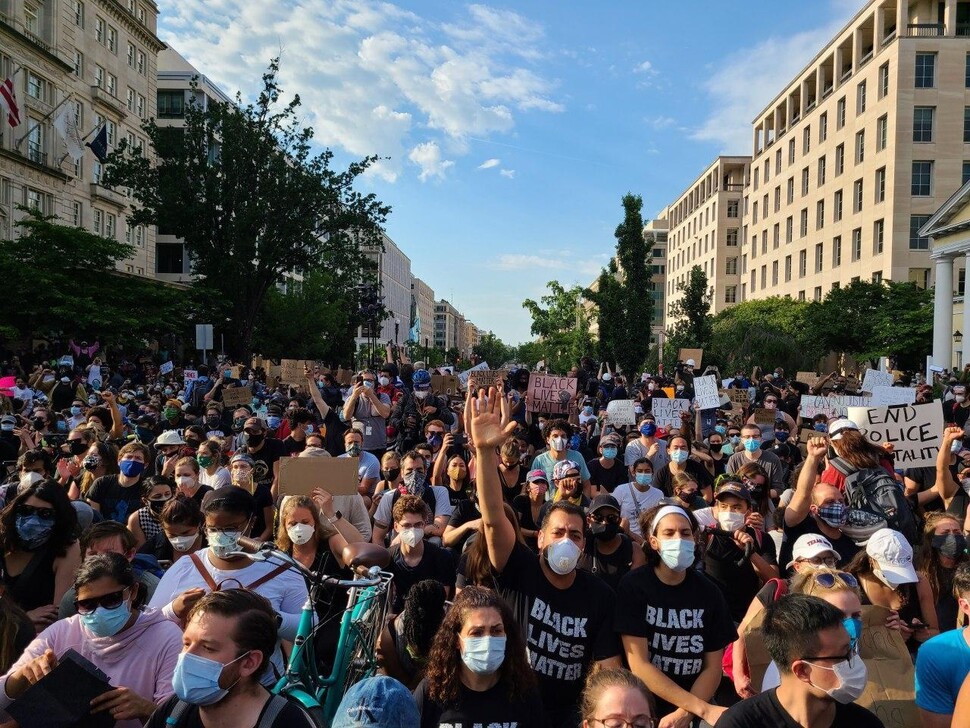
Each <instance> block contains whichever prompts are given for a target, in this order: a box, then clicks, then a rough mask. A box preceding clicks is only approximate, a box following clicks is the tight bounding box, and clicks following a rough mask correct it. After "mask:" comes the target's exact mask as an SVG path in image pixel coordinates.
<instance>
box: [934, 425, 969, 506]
mask: <svg viewBox="0 0 970 728" xmlns="http://www.w3.org/2000/svg"><path fill="white" fill-rule="evenodd" d="M962 437H963V428H962V427H947V428H946V429H945V430H943V444H942V445H940V452H939V453H938V454H937V456H936V485H935V486H934V487H935V488H936V492H937V493H939V494H940V498H942V499H943V502H944V503H947V504H949V502H950V499H951V498H953V496H954V495H956V492H957V488H959V487H960V485H959V483H957V482H956V480H954V479H953V473H951V472H950V447H951V446H952V445H953V443H954V442H955V441H956V440H959V439H961V438H962Z"/></svg>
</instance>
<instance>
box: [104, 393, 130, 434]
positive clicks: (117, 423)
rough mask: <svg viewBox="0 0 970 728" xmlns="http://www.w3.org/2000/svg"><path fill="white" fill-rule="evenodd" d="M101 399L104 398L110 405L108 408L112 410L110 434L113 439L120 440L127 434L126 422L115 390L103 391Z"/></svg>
mask: <svg viewBox="0 0 970 728" xmlns="http://www.w3.org/2000/svg"><path fill="white" fill-rule="evenodd" d="M101 399H103V400H104V402H105V404H107V405H108V409H109V410H111V432H110V433H109V435H108V436H109V437H110V438H111V439H112V440H118V439H120V438H121V436H122V435H124V434H125V423H124V420H123V419H122V417H121V410H120V409H118V402H117V401H115V395H114V392H109V391H104V392H101Z"/></svg>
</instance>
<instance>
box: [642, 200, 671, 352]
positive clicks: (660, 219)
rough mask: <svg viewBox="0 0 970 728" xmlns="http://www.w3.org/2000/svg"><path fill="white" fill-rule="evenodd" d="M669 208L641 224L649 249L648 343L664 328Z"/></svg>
mask: <svg viewBox="0 0 970 728" xmlns="http://www.w3.org/2000/svg"><path fill="white" fill-rule="evenodd" d="M669 216H670V209H669V208H667V207H665V208H664V209H663V210H661V211H660V213H659V214H658V215H657V217H656V218H655V219H653V220H650V221H649V222H647V223H646V224H645V225H644V226H643V240H644V242H645V243H646V244H647V246H648V247H649V249H650V266H651V268H652V272H653V275H652V277H651V279H650V297H651V299H652V300H653V308H652V311H651V314H650V316H651V318H650V322H651V323H650V344H651V346H652V345H654V344H656V343H657V341H658V338H659V336H660V334H661V333H662V332H663V330H664V319H665V315H666V306H665V304H664V302H665V300H666V292H667V245H668V240H669V237H670V231H669V230H668V229H667V225H668V217H669Z"/></svg>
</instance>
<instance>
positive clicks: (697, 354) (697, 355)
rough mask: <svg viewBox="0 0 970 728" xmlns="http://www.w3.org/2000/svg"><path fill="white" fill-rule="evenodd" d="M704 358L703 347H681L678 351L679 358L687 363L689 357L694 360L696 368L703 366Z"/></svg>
mask: <svg viewBox="0 0 970 728" xmlns="http://www.w3.org/2000/svg"><path fill="white" fill-rule="evenodd" d="M703 358H704V350H703V349H681V350H680V351H678V352H677V360H678V361H682V362H684V364H686V363H687V360H688V359H693V360H694V369H700V368H701V360H702V359H703Z"/></svg>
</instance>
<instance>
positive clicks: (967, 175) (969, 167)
mask: <svg viewBox="0 0 970 728" xmlns="http://www.w3.org/2000/svg"><path fill="white" fill-rule="evenodd" d="M967 182H970V162H964V163H963V181H962V182H961V183H960V184H961V185H965V184H966V183H967Z"/></svg>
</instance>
